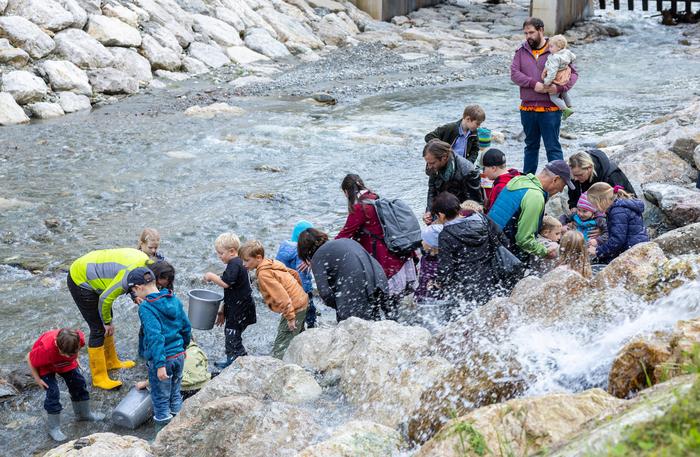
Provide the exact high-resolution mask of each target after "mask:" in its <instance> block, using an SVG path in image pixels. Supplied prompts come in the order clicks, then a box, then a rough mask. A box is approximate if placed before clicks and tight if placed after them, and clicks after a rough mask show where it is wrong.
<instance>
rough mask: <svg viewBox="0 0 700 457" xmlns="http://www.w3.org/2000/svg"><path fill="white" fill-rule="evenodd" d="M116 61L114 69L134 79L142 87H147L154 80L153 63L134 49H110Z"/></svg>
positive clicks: (113, 63) (113, 64)
mask: <svg viewBox="0 0 700 457" xmlns="http://www.w3.org/2000/svg"><path fill="white" fill-rule="evenodd" d="M108 49H109V51H110V52H111V53H112V56H113V57H114V59H113V60H112V65H111V66H112V67H113V68H116V69H117V70H120V71H123V72H124V73H126V74H127V75H129V76H131V77H132V78H134V79H135V80H136V81H138V82H139V84H140V85H141V86H145V85H147V84H148V83H149V82H150V81H151V80H152V79H153V74H152V73H151V63H150V62H149V61H148V59H146V58H145V57H143V56H142V55H141V54H139V53H138V52H136V51H135V50H133V49H129V48H120V47H113V48H108Z"/></svg>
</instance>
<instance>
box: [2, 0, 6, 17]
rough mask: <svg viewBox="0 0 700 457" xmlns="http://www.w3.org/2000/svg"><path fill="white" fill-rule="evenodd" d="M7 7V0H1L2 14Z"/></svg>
mask: <svg viewBox="0 0 700 457" xmlns="http://www.w3.org/2000/svg"><path fill="white" fill-rule="evenodd" d="M5 8H7V0H0V14H2V13H3V12H4V11H5Z"/></svg>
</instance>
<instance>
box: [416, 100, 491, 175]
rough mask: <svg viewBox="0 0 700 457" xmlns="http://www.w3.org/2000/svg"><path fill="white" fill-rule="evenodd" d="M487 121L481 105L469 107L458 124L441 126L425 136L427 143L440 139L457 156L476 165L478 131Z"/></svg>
mask: <svg viewBox="0 0 700 457" xmlns="http://www.w3.org/2000/svg"><path fill="white" fill-rule="evenodd" d="M485 120H486V113H485V112H484V109H483V108H482V107H480V106H479V105H469V106H467V107H466V108H464V114H462V119H461V120H459V121H457V122H450V123H449V124H445V125H441V126H440V127H438V128H436V129H435V130H433V131H432V132H430V133H428V134H427V135H425V142H426V143H428V142H429V141H430V140H434V139H438V140H442V141H444V142H445V143H447V144H449V145H450V146H451V147H452V150H453V151H454V152H455V154H457V155H459V156H461V157H464V158H465V159H467V160H469V161H470V162H471V163H476V159H477V157H478V156H479V136H478V135H477V129H478V128H479V127H480V126H481V123H482V122H484V121H485Z"/></svg>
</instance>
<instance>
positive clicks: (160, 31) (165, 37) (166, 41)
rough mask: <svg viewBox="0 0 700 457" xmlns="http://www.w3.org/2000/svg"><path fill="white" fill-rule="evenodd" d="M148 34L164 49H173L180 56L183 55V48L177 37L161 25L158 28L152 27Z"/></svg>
mask: <svg viewBox="0 0 700 457" xmlns="http://www.w3.org/2000/svg"><path fill="white" fill-rule="evenodd" d="M148 34H149V35H151V36H152V37H153V38H155V39H156V41H157V42H158V43H160V45H161V46H163V47H164V48H167V49H172V50H173V51H175V52H176V53H178V54H180V53H182V46H180V42H179V41H178V39H177V37H176V36H175V34H174V33H173V32H171V31H170V29H168V28H166V27H165V26H162V25H159V26H156V27H150V28H149V29H148Z"/></svg>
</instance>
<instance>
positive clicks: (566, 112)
mask: <svg viewBox="0 0 700 457" xmlns="http://www.w3.org/2000/svg"><path fill="white" fill-rule="evenodd" d="M547 46H548V47H549V52H550V55H549V58H548V59H547V62H546V63H545V64H544V71H543V72H542V81H543V84H544V85H545V87H546V88H549V86H551V85H552V84H555V85H557V86H563V85H564V84H566V83H568V82H569V78H571V68H569V65H571V64H572V63H574V61H575V60H576V55H575V54H574V53H573V52H571V51H569V50H568V49H567V46H568V43H567V41H566V37H565V36H564V35H554V36H553V37H551V38H550V39H549V40H548V41H547ZM549 99H550V100H551V101H552V103H554V104H555V105H557V106H558V107H559V109H560V110H561V111H562V113H563V114H562V119H566V118H567V117H569V116H571V115H572V114H574V110H573V109H572V104H571V98H570V97H569V93H568V91H565V90H564V91H561V92H558V93H556V94H550V95H549Z"/></svg>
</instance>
